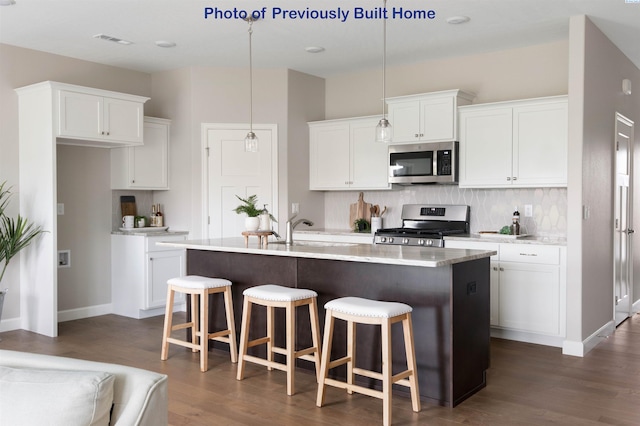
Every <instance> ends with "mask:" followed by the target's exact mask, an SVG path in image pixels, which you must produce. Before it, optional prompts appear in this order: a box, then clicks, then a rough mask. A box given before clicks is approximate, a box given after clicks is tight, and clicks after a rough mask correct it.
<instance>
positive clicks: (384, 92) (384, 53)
mask: <svg viewBox="0 0 640 426" xmlns="http://www.w3.org/2000/svg"><path fill="white" fill-rule="evenodd" d="M383 6H384V15H383V20H382V118H384V119H386V118H387V113H386V108H385V107H386V103H387V87H386V86H387V0H384V3H383Z"/></svg>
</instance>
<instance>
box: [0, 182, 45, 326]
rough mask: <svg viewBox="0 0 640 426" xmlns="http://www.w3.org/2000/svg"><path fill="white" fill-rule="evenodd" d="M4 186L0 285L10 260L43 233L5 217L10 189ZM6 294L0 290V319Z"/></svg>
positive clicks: (1, 192) (0, 196) (0, 198)
mask: <svg viewBox="0 0 640 426" xmlns="http://www.w3.org/2000/svg"><path fill="white" fill-rule="evenodd" d="M6 185H7V182H6V181H5V182H2V184H0V262H1V269H0V283H2V278H3V277H4V273H5V271H6V270H7V266H9V262H10V261H11V259H12V258H13V257H14V256H15V255H16V254H18V252H20V250H22V249H23V248H25V247H27V246H28V245H29V244H30V243H31V242H32V241H33V239H34V238H36V237H37V236H38V235H39V234H41V233H42V232H44V231H43V230H42V229H41V228H40V226H35V225H34V224H33V223H30V222H29V220H28V219H26V218H24V217H22V216H20V215H18V216H17V217H16V218H15V219H14V218H12V217H9V216H7V215H6V213H5V210H6V207H7V205H8V204H9V199H10V198H11V191H10V189H11V188H6ZM6 292H7V290H6V289H5V290H0V317H1V316H2V305H3V302H4V295H5V293H6Z"/></svg>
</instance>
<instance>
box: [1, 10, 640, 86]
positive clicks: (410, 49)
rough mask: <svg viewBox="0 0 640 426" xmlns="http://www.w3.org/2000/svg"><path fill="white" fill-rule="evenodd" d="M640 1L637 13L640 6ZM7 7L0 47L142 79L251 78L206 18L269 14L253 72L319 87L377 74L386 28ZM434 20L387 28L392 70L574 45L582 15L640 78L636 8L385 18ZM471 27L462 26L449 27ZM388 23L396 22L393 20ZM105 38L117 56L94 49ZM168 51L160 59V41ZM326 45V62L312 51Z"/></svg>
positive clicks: (230, 32)
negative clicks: (328, 80)
mask: <svg viewBox="0 0 640 426" xmlns="http://www.w3.org/2000/svg"><path fill="white" fill-rule="evenodd" d="M636 1H637V3H636ZM15 2H16V4H14V5H12V6H0V42H1V43H5V44H10V45H14V46H19V47H24V48H29V49H35V50H40V51H45V52H50V53H55V54H59V55H63V56H69V57H73V58H79V59H84V60H87V61H92V62H98V63H102V64H108V65H113V66H117V67H123V68H128V69H133V70H138V71H143V72H149V73H152V72H157V71H163V70H171V69H177V68H183V67H190V66H216V67H245V66H247V65H248V61H249V47H248V46H249V42H248V27H249V25H248V24H247V22H245V21H243V20H241V19H234V18H232V17H229V18H225V17H222V18H220V19H214V18H212V17H210V18H208V19H205V17H204V16H205V8H207V7H209V8H212V9H216V8H217V10H218V11H220V12H225V13H227V14H233V11H234V8H235V9H236V10H238V11H243V10H244V11H248V12H251V11H253V10H258V9H261V8H265V10H266V14H265V19H261V20H258V21H257V22H255V23H254V24H253V66H254V67H255V68H289V69H293V70H297V71H301V72H305V73H309V74H312V75H316V76H320V77H328V76H330V75H332V74H336V73H344V72H350V71H356V70H359V69H367V68H373V67H377V66H381V64H382V42H383V36H382V34H383V33H382V25H383V22H382V20H381V19H376V16H373V18H371V19H356V17H355V16H354V14H355V12H356V11H357V9H358V8H361V9H364V10H365V11H369V12H371V13H375V12H377V11H378V8H380V7H382V5H383V2H382V0H380V1H372V0H261V1H258V0H226V1H221V0H211V1H201V0H172V1H167V0H57V1H53V0H15ZM338 8H340V10H341V11H342V12H348V13H349V15H348V16H347V18H346V19H345V20H344V22H343V21H341V20H340V19H310V18H304V17H302V18H297V19H292V17H291V15H289V16H288V17H286V18H283V16H282V14H280V15H278V16H275V17H274V16H273V14H274V12H276V11H277V10H278V9H282V10H290V11H302V12H311V13H316V12H320V11H323V12H324V11H335V10H337V9H338ZM392 8H396V9H398V8H403V10H404V11H405V12H406V11H425V10H433V11H435V18H434V19H419V18H418V17H414V18H403V19H398V18H395V19H387V65H389V66H393V65H399V64H404V63H412V62H420V61H425V60H429V59H435V58H442V57H447V56H459V55H467V54H472V53H482V52H488V51H495V50H502V49H508V48H513V47H521V46H527V45H534V44H540V43H547V42H550V41H554V40H562V39H567V37H568V33H569V17H570V16H573V15H581V14H584V15H587V16H589V17H590V19H591V20H592V21H593V22H594V23H595V24H596V25H597V26H598V27H599V28H600V29H601V30H602V31H603V32H604V34H605V35H607V36H608V37H609V39H611V40H612V41H613V42H614V43H615V44H616V45H617V46H618V47H619V48H620V49H621V50H622V52H623V53H625V54H626V55H627V57H629V58H630V59H631V60H632V61H633V62H634V63H635V65H636V66H638V67H639V68H640V43H639V42H638V41H639V40H640V0H431V1H425V0H388V3H387V9H388V10H389V13H391V10H392ZM460 15H463V16H468V17H469V18H470V21H469V22H467V23H465V24H459V25H452V24H448V23H447V22H446V19H447V18H449V17H452V16H460ZM389 18H391V16H389ZM96 34H105V35H109V36H113V37H117V38H120V39H125V40H128V41H131V42H132V44H131V45H122V44H118V43H113V42H109V41H105V40H100V39H96V38H93V36H94V35H96ZM159 40H163V41H171V42H174V43H176V46H175V47H172V48H162V47H158V46H156V44H155V42H156V41H159ZM310 46H321V47H323V48H324V49H325V51H324V52H322V53H307V52H306V51H305V48H306V47H310Z"/></svg>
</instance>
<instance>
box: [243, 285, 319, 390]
mask: <svg viewBox="0 0 640 426" xmlns="http://www.w3.org/2000/svg"><path fill="white" fill-rule="evenodd" d="M242 294H243V296H244V303H243V308H242V327H241V330H240V353H239V361H238V374H237V379H238V380H242V379H243V378H244V366H245V362H253V363H255V364H259V365H264V366H266V367H267V369H268V370H272V369H274V368H275V369H277V370H282V371H285V372H286V373H287V395H293V394H294V393H295V378H294V370H295V360H296V359H297V358H300V359H304V360H306V361H311V362H313V363H315V368H316V379H317V377H318V373H319V372H320V337H319V329H320V326H319V321H318V306H317V302H316V300H317V296H318V294H317V293H316V292H315V291H313V290H306V289H299V288H290V287H283V286H280V285H275V284H265V285H260V286H256V287H251V288H248V289H246V290H245V291H244V292H243V293H242ZM254 304H257V305H262V306H265V307H266V308H267V330H266V336H264V337H261V338H257V339H254V340H249V330H250V322H251V308H252V306H253V305H254ZM304 305H307V306H308V307H309V320H310V322H311V338H312V346H310V347H308V348H306V349H300V350H296V312H295V308H296V307H298V306H304ZM275 308H284V309H285V310H286V347H284V348H281V347H277V346H275V344H274V336H275V334H274V320H273V318H274V309H275ZM263 344H266V345H267V356H266V359H263V358H259V357H256V356H252V355H248V354H247V350H248V349H249V348H250V347H253V346H258V345H263ZM274 353H278V354H281V355H285V356H286V364H282V363H280V362H276V361H274V360H273V354H274Z"/></svg>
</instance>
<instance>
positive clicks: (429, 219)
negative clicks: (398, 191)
mask: <svg viewBox="0 0 640 426" xmlns="http://www.w3.org/2000/svg"><path fill="white" fill-rule="evenodd" d="M469 214H470V208H469V206H462V205H450V204H405V205H404V206H402V215H401V218H402V227H401V228H382V229H378V231H376V233H375V235H374V243H375V244H393V245H403V246H418V247H420V246H422V247H444V239H443V237H445V236H447V235H461V234H468V233H469Z"/></svg>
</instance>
